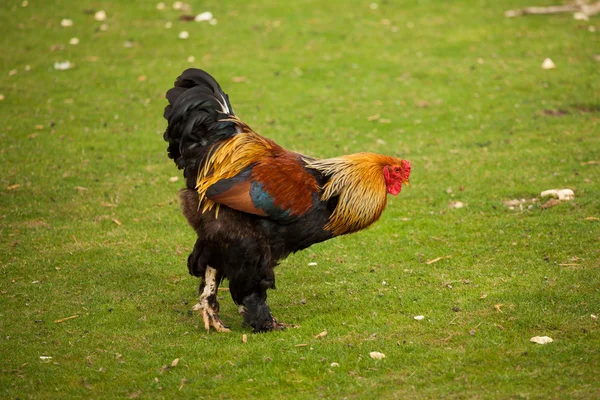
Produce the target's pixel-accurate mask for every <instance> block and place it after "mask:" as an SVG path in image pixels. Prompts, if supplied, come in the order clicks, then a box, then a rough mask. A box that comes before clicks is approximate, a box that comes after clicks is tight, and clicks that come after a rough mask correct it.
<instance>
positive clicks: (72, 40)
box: [69, 37, 79, 45]
mask: <svg viewBox="0 0 600 400" xmlns="http://www.w3.org/2000/svg"><path fill="white" fill-rule="evenodd" d="M69 44H72V45H77V44H79V39H78V38H76V37H74V38H71V40H69Z"/></svg>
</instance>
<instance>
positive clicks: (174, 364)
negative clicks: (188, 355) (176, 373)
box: [171, 358, 179, 367]
mask: <svg viewBox="0 0 600 400" xmlns="http://www.w3.org/2000/svg"><path fill="white" fill-rule="evenodd" d="M177 364H179V358H176V359H174V360H173V362H172V363H171V367H176V366H177Z"/></svg>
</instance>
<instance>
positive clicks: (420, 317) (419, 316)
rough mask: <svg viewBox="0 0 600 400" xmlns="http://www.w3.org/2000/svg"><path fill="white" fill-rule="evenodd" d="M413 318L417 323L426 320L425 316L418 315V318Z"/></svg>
mask: <svg viewBox="0 0 600 400" xmlns="http://www.w3.org/2000/svg"><path fill="white" fill-rule="evenodd" d="M413 318H414V319H415V320H416V321H422V320H424V319H425V316H424V315H417V316H414V317H413Z"/></svg>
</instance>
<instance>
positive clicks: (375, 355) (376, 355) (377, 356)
mask: <svg viewBox="0 0 600 400" xmlns="http://www.w3.org/2000/svg"><path fill="white" fill-rule="evenodd" d="M369 355H370V356H371V358H372V359H373V360H383V359H384V358H385V354H383V353H380V352H378V351H372V352H370V353H369Z"/></svg>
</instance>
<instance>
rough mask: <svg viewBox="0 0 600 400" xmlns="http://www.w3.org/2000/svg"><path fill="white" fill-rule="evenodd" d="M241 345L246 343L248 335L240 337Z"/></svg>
mask: <svg viewBox="0 0 600 400" xmlns="http://www.w3.org/2000/svg"><path fill="white" fill-rule="evenodd" d="M242 343H248V335H246V334H245V333H244V334H243V335H242Z"/></svg>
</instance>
